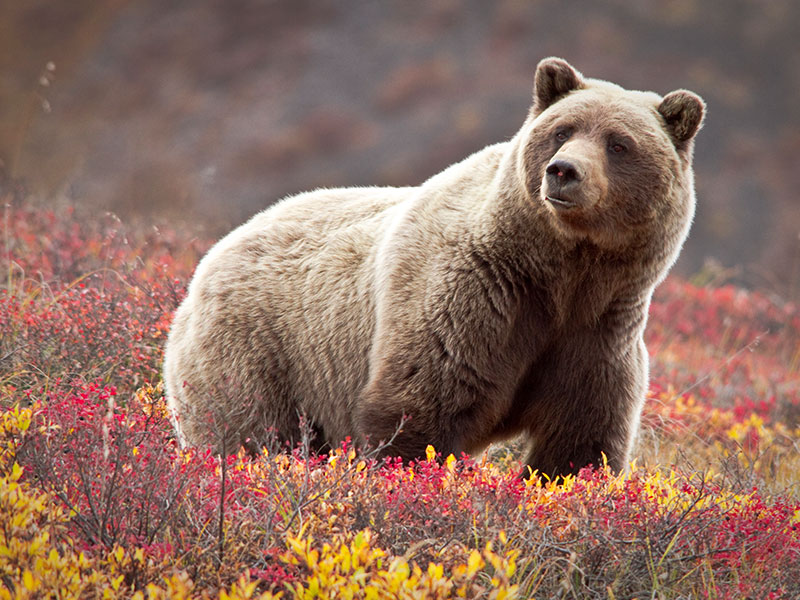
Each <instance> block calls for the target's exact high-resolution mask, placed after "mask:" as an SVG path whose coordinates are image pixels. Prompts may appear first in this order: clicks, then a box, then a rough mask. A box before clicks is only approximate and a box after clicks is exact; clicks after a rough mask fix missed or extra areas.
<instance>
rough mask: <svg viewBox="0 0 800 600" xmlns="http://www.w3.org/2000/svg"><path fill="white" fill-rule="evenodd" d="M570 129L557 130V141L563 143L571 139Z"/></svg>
mask: <svg viewBox="0 0 800 600" xmlns="http://www.w3.org/2000/svg"><path fill="white" fill-rule="evenodd" d="M569 135H570V131H569V129H559V130H558V131H556V141H557V142H558V143H560V144H563V143H564V142H566V141H567V140H568V139H569Z"/></svg>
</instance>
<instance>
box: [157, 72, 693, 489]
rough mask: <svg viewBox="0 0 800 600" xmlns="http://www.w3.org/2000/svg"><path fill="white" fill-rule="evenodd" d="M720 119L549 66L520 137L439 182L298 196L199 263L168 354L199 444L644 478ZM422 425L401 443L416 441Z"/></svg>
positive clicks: (167, 370) (679, 98) (177, 407)
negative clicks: (656, 365) (652, 333)
mask: <svg viewBox="0 0 800 600" xmlns="http://www.w3.org/2000/svg"><path fill="white" fill-rule="evenodd" d="M704 112H705V105H704V103H703V101H702V100H701V99H700V98H699V97H698V96H697V95H695V94H693V93H691V92H688V91H684V90H679V91H674V92H671V93H669V94H667V95H666V96H664V97H663V98H662V97H660V96H658V95H657V94H655V93H652V92H637V91H628V90H625V89H623V88H621V87H619V86H617V85H615V84H612V83H608V82H605V81H601V80H597V79H588V78H584V77H583V76H582V75H581V74H580V73H579V72H578V71H576V70H575V69H574V68H573V67H572V66H571V65H569V64H568V63H567V62H565V61H563V60H561V59H557V58H548V59H545V60H543V61H542V62H541V63H539V65H538V67H537V69H536V74H535V83H534V92H533V105H532V107H531V109H530V112H529V114H528V116H527V119H526V120H525V122H524V124H523V125H522V128H521V129H520V130H519V132H518V133H517V134H516V135H515V136H514V137H513V138H512V139H511V140H509V141H506V142H503V143H498V144H495V145H492V146H489V147H487V148H484V149H483V150H481V151H479V152H477V153H475V154H473V155H472V156H470V157H468V158H466V159H465V160H463V161H462V162H459V163H457V164H455V165H452V166H451V167H449V168H447V169H445V170H444V171H442V172H441V173H439V174H438V175H435V176H433V177H431V178H430V179H428V180H427V181H425V182H424V183H423V184H422V185H420V186H419V187H405V188H389V187H365V188H348V189H323V190H317V191H313V192H310V193H304V194H300V195H297V196H294V197H291V198H287V199H285V200H283V201H281V202H279V203H277V204H276V205H274V206H272V207H271V208H268V209H267V210H265V211H263V212H261V213H259V214H257V215H256V216H254V217H253V218H252V219H251V220H250V221H249V222H247V223H245V224H244V225H242V226H240V227H239V228H238V229H235V230H234V231H233V232H232V233H230V234H228V235H227V236H226V237H224V238H223V239H222V240H221V241H219V242H218V243H217V244H216V245H215V246H214V247H213V248H211V250H210V251H209V252H208V254H207V255H206V256H205V257H204V258H203V259H202V261H200V263H199V264H198V266H197V270H196V272H195V274H194V278H193V280H192V282H191V284H190V286H189V289H188V293H187V296H186V298H185V300H184V301H183V303H182V304H181V305H180V307H179V308H178V310H177V312H176V314H175V318H174V323H173V325H172V329H171V331H170V334H169V339H168V342H167V346H166V353H165V361H164V380H165V382H166V390H167V396H168V401H169V404H170V408H171V410H172V412H173V415H174V420H175V423H176V427H177V429H178V435H179V437H180V439H181V440H182V442H183V443H188V444H212V445H214V446H215V447H216V449H217V450H218V451H225V452H231V451H235V450H236V448H238V447H239V446H240V444H243V443H246V444H253V443H254V442H255V443H261V442H260V440H264V439H266V436H267V433H268V431H270V430H271V431H273V435H274V432H277V434H278V435H279V436H280V438H281V439H283V440H285V441H290V442H296V441H298V440H299V438H300V435H301V429H302V428H301V420H302V419H304V418H305V419H307V420H308V422H310V423H311V424H312V425H313V429H312V431H313V432H314V433H315V435H316V437H317V440H316V441H317V443H318V444H319V446H320V447H323V446H324V445H326V444H327V445H328V446H335V445H337V444H339V443H340V442H341V441H342V440H343V439H345V438H346V437H348V436H351V437H352V439H353V440H354V441H355V442H356V443H359V444H365V443H370V444H373V445H374V444H377V443H378V442H380V441H381V440H389V439H392V437H393V436H394V438H393V439H392V442H391V445H390V446H389V447H388V450H387V453H388V454H392V455H396V456H400V457H402V458H403V459H413V458H415V457H420V456H424V455H425V449H426V446H427V445H428V444H432V445H433V446H434V447H435V448H436V449H437V450H438V451H441V452H442V453H443V454H444V455H447V454H449V453H453V454H455V455H456V456H458V455H460V453H462V452H466V453H475V452H478V451H480V450H481V449H482V448H484V447H485V446H486V445H487V444H489V443H490V442H493V441H496V440H502V439H507V438H510V437H512V436H517V435H518V434H524V435H525V436H526V437H527V440H528V442H529V443H530V450H529V453H528V455H527V459H526V462H527V465H528V466H530V468H531V469H536V470H539V471H540V472H542V473H546V474H549V475H552V476H554V475H563V474H567V473H573V472H575V471H577V470H578V469H580V468H582V467H584V466H586V465H588V464H598V461H600V460H601V457H602V456H603V455H605V457H606V458H607V460H608V464H609V465H610V466H611V467H612V468H614V469H616V470H620V469H624V468H625V467H626V466H627V464H628V459H629V454H630V452H631V446H632V443H633V441H634V438H635V435H636V432H637V429H638V424H639V415H640V411H641V408H642V403H643V401H644V397H645V392H646V390H647V386H648V357H647V351H646V348H645V345H644V342H643V332H644V329H645V324H646V322H647V313H648V305H649V303H650V298H651V295H652V293H653V288H654V287H655V286H656V285H657V284H658V283H659V282H660V281H661V280H662V279H663V278H664V276H665V274H666V273H667V271H668V269H669V268H670V266H671V265H672V264H673V262H674V261H675V259H676V257H677V255H678V252H679V251H680V248H681V245H682V243H683V241H684V239H685V237H686V235H687V232H688V230H689V226H690V223H691V221H692V216H693V213H694V205H695V194H694V175H693V171H692V154H693V146H694V143H693V140H694V137H695V134H696V133H697V131H698V129H699V128H700V126H701V124H702V122H703V116H704ZM401 421H402V427H401V428H400V429H399V431H398V427H399V426H400V425H401Z"/></svg>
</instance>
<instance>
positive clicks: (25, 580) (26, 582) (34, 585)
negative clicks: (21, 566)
mask: <svg viewBox="0 0 800 600" xmlns="http://www.w3.org/2000/svg"><path fill="white" fill-rule="evenodd" d="M22 585H23V587H24V588H25V589H26V590H27V591H29V592H35V591H36V590H38V589H39V586H40V585H41V582H39V581H36V580H35V579H34V578H33V573H31V572H30V571H29V570H28V569H25V571H24V572H23V573H22Z"/></svg>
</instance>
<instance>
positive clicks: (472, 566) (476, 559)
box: [467, 550, 486, 577]
mask: <svg viewBox="0 0 800 600" xmlns="http://www.w3.org/2000/svg"><path fill="white" fill-rule="evenodd" d="M484 565H486V562H485V561H484V560H483V557H482V556H481V553H480V552H478V551H477V550H473V551H472V552H470V555H469V559H468V560H467V577H473V576H474V575H475V573H477V572H478V571H480V570H481V569H482V568H483V567H484Z"/></svg>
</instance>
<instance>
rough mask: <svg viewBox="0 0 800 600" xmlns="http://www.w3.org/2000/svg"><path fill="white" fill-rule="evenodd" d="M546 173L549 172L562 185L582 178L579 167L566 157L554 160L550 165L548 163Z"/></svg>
mask: <svg viewBox="0 0 800 600" xmlns="http://www.w3.org/2000/svg"><path fill="white" fill-rule="evenodd" d="M545 173H547V175H548V176H549V177H551V178H553V179H554V180H555V181H557V182H558V183H560V184H561V185H564V184H567V183H570V182H572V181H580V180H581V175H580V173H579V172H578V168H577V167H576V166H575V165H574V164H573V163H571V162H570V161H568V160H564V159H557V160H554V161H552V162H551V163H550V164H549V165H547V168H546V169H545Z"/></svg>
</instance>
